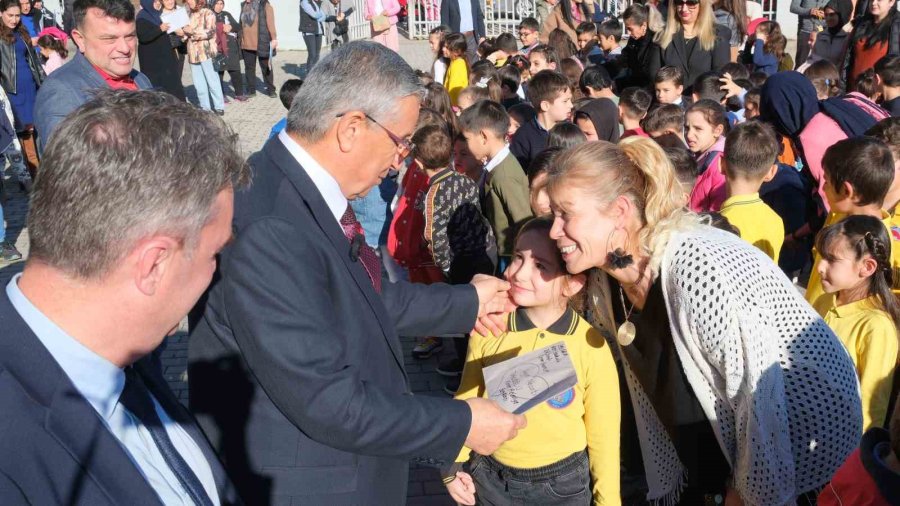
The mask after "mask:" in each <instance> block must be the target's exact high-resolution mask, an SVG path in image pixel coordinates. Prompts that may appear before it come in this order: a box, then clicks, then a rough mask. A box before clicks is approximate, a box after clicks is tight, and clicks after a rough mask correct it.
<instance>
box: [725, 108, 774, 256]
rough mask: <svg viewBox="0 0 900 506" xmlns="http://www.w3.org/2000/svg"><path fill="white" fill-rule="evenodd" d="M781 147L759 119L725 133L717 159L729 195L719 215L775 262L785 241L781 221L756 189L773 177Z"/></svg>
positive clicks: (771, 132)
mask: <svg viewBox="0 0 900 506" xmlns="http://www.w3.org/2000/svg"><path fill="white" fill-rule="evenodd" d="M780 149H781V146H779V144H778V138H777V137H775V131H774V130H772V128H771V127H770V126H768V125H767V124H765V123H760V122H758V121H754V122H751V123H744V124H741V125H738V126H736V127H734V129H732V130H731V131H730V132H728V136H726V137H725V154H724V156H723V158H722V160H721V162H720V163H721V166H722V168H723V170H724V172H725V180H726V181H727V182H728V186H727V191H728V198H727V199H726V200H725V202H723V203H722V209H721V211H720V214H721V215H722V216H724V217H725V219H727V220H728V222H729V223H731V224H732V225H734V226H735V227H737V229H738V230H740V236H741V239H743V240H745V241H747V242H749V243H750V244H752V245H754V246H756V247H757V248H759V249H760V250H762V252H763V253H765V254H766V255H768V256H769V258H771V259H772V261H774V262H775V263H776V264H777V263H778V256H779V255H780V253H781V245H782V244H783V243H784V222H782V221H781V217H780V216H778V214H777V213H775V211H773V210H772V208H771V207H769V206H768V205H766V203H765V202H763V200H762V199H761V198H760V196H759V189H760V187H761V186H762V185H763V183H765V182H767V181H771V180H772V178H774V177H775V173H776V172H777V171H778V165H777V164H776V160H777V158H778V152H779V151H780Z"/></svg>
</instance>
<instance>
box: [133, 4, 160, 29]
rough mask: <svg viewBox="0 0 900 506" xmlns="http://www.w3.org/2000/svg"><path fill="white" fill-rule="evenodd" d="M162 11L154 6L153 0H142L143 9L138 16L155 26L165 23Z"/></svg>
mask: <svg viewBox="0 0 900 506" xmlns="http://www.w3.org/2000/svg"><path fill="white" fill-rule="evenodd" d="M161 14H162V11H161V10H159V9H156V8H155V7H153V0H141V11H140V12H138V15H137V18H138V19H143V20H144V21H147V22H149V23H150V24H152V25H153V26H159V25H161V24H163V20H162V16H161Z"/></svg>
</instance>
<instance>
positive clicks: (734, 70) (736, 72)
mask: <svg viewBox="0 0 900 506" xmlns="http://www.w3.org/2000/svg"><path fill="white" fill-rule="evenodd" d="M719 72H721V73H722V75H725V74H729V75H731V78H732V79H734V80H735V81H737V80H739V79H750V69H748V68H747V66H746V65H743V64H741V63H737V62H733V61H731V62H728V63H726V64H725V65H722V68H720V69H719Z"/></svg>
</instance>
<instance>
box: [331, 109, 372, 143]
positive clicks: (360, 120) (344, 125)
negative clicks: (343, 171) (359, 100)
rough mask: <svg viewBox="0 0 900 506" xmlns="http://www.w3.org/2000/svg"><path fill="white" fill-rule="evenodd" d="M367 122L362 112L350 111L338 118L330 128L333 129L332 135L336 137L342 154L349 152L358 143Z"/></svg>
mask: <svg viewBox="0 0 900 506" xmlns="http://www.w3.org/2000/svg"><path fill="white" fill-rule="evenodd" d="M367 121H368V119H367V118H366V115H365V114H364V113H363V112H362V111H350V112H348V113H346V114H344V115H342V116H341V117H340V118H338V120H337V123H335V125H334V126H333V127H332V128H334V129H335V132H334V135H335V136H336V137H337V141H338V148H339V149H340V150H341V152H342V153H348V152H350V150H352V149H353V146H354V145H355V144H356V143H357V142H359V139H360V136H362V133H363V129H364V128H366V127H365V124H366V122H367Z"/></svg>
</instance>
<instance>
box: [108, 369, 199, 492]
mask: <svg viewBox="0 0 900 506" xmlns="http://www.w3.org/2000/svg"><path fill="white" fill-rule="evenodd" d="M119 403H121V404H122V405H123V406H125V409H127V410H128V411H129V412H131V414H132V415H134V416H136V417H137V418H138V420H140V421H141V424H142V425H143V426H144V427H146V428H147V430H148V431H150V436H151V437H152V438H153V442H154V443H156V447H157V448H158V449H159V453H160V454H162V456H163V459H165V461H166V464H167V465H168V466H169V469H171V470H172V473H174V474H175V477H176V478H178V482H179V483H181V486H182V487H184V490H185V491H187V493H188V495H190V496H191V500H193V501H194V504H196V505H197V506H213V503H212V501H211V500H210V499H209V495H207V493H206V489H204V488H203V484H202V483H200V479H199V478H197V475H196V474H194V472H193V471H191V468H190V467H189V466H188V464H187V462H185V461H184V458H183V457H182V456H181V454H180V453H178V450H177V449H176V448H175V445H174V444H172V439H171V438H169V433H168V432H166V428H165V426H163V424H162V421H161V420H160V419H159V415H157V414H156V407H155V406H154V404H153V398H152V397H150V391H149V390H147V387H146V386H144V382H143V381H141V377H140V376H139V375H138V373H137V371H135V370H134V367H128V368H126V369H125V388H124V389H123V390H122V395H121V396H120V397H119Z"/></svg>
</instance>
